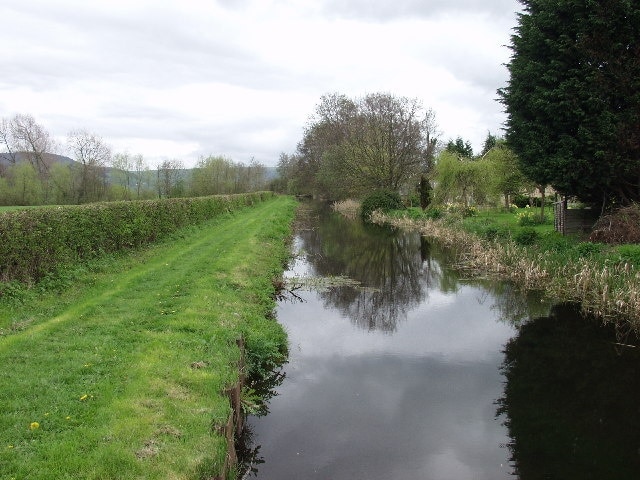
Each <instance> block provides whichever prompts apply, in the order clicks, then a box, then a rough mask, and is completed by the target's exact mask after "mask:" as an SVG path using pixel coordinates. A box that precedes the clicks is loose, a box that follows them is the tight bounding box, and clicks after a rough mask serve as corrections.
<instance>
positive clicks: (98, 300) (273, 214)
mask: <svg viewBox="0 0 640 480" xmlns="http://www.w3.org/2000/svg"><path fill="white" fill-rule="evenodd" d="M294 208H295V202H294V201H293V200H291V199H288V198H285V197H280V198H276V199H274V200H269V201H267V202H264V203H261V204H258V205H256V206H253V207H250V208H245V209H242V210H240V211H237V212H235V213H231V214H225V215H223V216H221V217H219V218H217V219H215V220H212V221H209V222H207V223H205V224H204V225H202V226H198V227H190V228H188V229H184V230H181V231H180V232H179V233H178V234H174V235H173V236H172V237H171V239H170V240H168V241H165V242H163V243H161V244H159V245H156V246H153V247H149V248H147V249H145V250H139V251H137V252H134V253H129V254H127V255H112V256H109V257H103V258H101V259H99V260H95V261H92V262H90V263H86V264H84V265H83V266H79V267H77V268H75V269H74V270H68V272H67V275H66V277H65V276H64V275H63V274H60V275H59V277H58V278H57V279H49V284H48V285H43V286H42V288H39V287H38V286H36V287H34V288H32V289H30V290H28V291H19V292H17V293H16V294H15V295H5V296H4V297H3V298H1V299H0V362H1V364H2V365H3V374H2V377H1V379H0V405H2V416H1V417H0V478H2V479H11V478H15V479H22V478H29V479H45V478H46V479H50V478H67V479H76V478H77V479H110V478H113V479H121V478H127V479H135V478H140V479H142V478H144V479H167V478H175V479H179V478H185V479H186V478H194V479H195V478H211V477H214V476H215V475H218V474H219V473H220V471H221V467H222V464H223V463H224V461H225V457H226V454H227V444H226V440H225V438H224V436H223V435H222V434H221V429H220V427H221V426H222V425H224V424H225V423H226V422H227V420H228V418H229V414H230V408H231V407H230V403H229V399H228V397H227V396H226V395H225V393H224V391H225V389H226V388H228V387H229V386H230V385H232V384H233V383H234V382H235V381H236V380H237V379H238V375H239V372H238V362H239V360H240V350H239V348H238V346H237V343H236V341H237V340H238V339H239V338H241V337H242V338H244V340H245V342H246V346H247V349H248V351H249V354H248V358H249V364H248V367H247V368H248V369H249V370H251V368H258V367H259V366H260V365H258V364H259V363H260V362H267V363H268V362H269V361H272V362H274V361H277V360H281V359H282V356H283V354H284V353H285V350H286V335H285V333H284V332H283V331H282V329H281V328H280V327H279V325H278V324H277V322H275V321H273V320H271V319H269V318H268V317H269V314H270V312H271V310H272V309H273V306H274V301H273V298H272V294H273V288H274V287H273V282H272V281H273V279H274V278H277V277H278V276H279V275H280V274H281V272H282V269H283V266H284V262H285V260H286V258H287V254H288V250H287V245H286V242H285V239H286V238H287V237H288V235H289V230H290V227H289V225H290V222H291V219H292V217H293V210H294ZM261 368H264V367H263V366H261ZM246 373H251V372H246Z"/></svg>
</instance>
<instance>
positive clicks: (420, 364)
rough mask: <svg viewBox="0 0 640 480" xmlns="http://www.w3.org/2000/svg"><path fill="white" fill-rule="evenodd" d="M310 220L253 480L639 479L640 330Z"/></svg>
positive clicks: (313, 216) (252, 444) (255, 446)
mask: <svg viewBox="0 0 640 480" xmlns="http://www.w3.org/2000/svg"><path fill="white" fill-rule="evenodd" d="M308 213H309V215H308V216H307V221H306V222H302V223H301V224H300V225H299V227H298V229H297V232H296V236H295V240H294V245H293V248H294V252H295V253H296V257H295V259H294V260H293V261H292V262H291V265H290V269H289V271H288V272H287V273H286V276H287V278H288V284H289V286H290V287H291V289H292V290H293V294H290V295H288V298H287V299H285V300H283V301H281V302H280V303H279V306H278V308H277V318H278V321H279V322H281V323H282V324H283V325H284V327H285V329H286V330H287V332H288V335H289V340H290V356H289V361H288V363H287V364H286V365H285V366H284V367H283V369H282V371H281V372H277V373H276V375H274V376H273V377H272V380H275V382H274V385H271V386H270V389H271V391H272V393H273V394H274V395H273V397H272V398H271V399H270V401H269V402H268V405H267V409H268V414H266V415H262V416H259V417H258V416H252V417H249V419H248V426H247V431H246V432H245V436H244V437H243V439H242V442H241V443H242V444H241V446H240V450H241V463H242V466H243V469H245V472H246V473H245V474H244V476H245V478H259V479H268V480H283V479H307V478H309V479H315V478H317V479H332V480H340V479H370V480H377V479H385V480H388V479H399V480H402V479H430V480H449V479H451V480H465V479H469V480H471V479H473V480H483V479H487V480H489V479H491V480H495V479H507V478H521V479H529V478H531V479H534V478H535V479H538V478H541V479H542V478H544V479H555V478H557V479H568V478H581V479H588V478H594V479H596V478H598V479H606V478H611V479H614V478H615V479H627V478H629V479H631V478H634V479H636V478H640V477H639V476H638V475H640V474H638V471H639V468H640V372H639V371H638V366H640V357H639V355H638V353H639V352H638V350H640V348H637V345H638V342H637V340H636V339H635V338H634V337H633V335H632V334H631V333H629V332H628V331H625V330H624V329H623V328H617V329H616V328H614V327H613V326H609V327H603V326H602V325H601V324H600V323H599V322H596V321H592V320H590V319H585V318H581V317H580V316H579V314H578V312H577V309H576V308H575V307H572V306H568V305H555V306H552V305H550V304H548V303H545V302H542V301H541V300H540V298H539V297H537V296H535V295H524V294H522V293H521V292H518V291H517V290H515V289H514V288H513V287H511V286H510V285H508V284H504V283H496V282H491V281H488V280H477V279H476V280H469V279H463V278H460V277H459V276H458V275H457V274H456V273H455V272H454V271H453V270H451V269H450V268H449V267H448V266H447V265H448V259H447V255H446V253H445V252H443V251H441V250H440V249H438V247H437V246H436V245H433V244H429V243H428V242H426V241H425V240H424V239H423V238H421V237H420V236H419V235H417V234H413V233H406V232H402V231H398V230H392V229H390V228H382V227H377V226H370V225H363V224H361V223H360V222H353V221H349V220H346V219H344V218H342V217H341V216H339V215H337V214H334V213H332V212H330V211H328V210H327V209H326V208H320V207H318V208H317V209H316V210H313V211H312V212H308ZM310 279H315V280H310ZM356 282H358V283H357V284H355V283H356Z"/></svg>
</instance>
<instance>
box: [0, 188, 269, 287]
mask: <svg viewBox="0 0 640 480" xmlns="http://www.w3.org/2000/svg"><path fill="white" fill-rule="evenodd" d="M272 196H273V193H272V192H254V193H247V194H238V195H217V196H210V197H196V198H171V199H159V200H144V201H122V202H109V203H95V204H88V205H71V206H60V207H51V208H38V209H28V210H19V211H9V212H5V213H3V214H0V282H6V283H8V282H12V281H20V282H24V283H31V282H36V281H38V280H40V279H42V278H43V277H44V276H45V275H46V274H47V273H50V272H51V271H53V270H54V269H56V268H58V267H59V266H61V265H64V264H70V263H74V262H77V261H80V260H86V259H89V258H94V257H96V256H99V255H101V254H103V253H111V252H118V251H121V250H126V249H130V248H135V247H139V246H142V245H146V244H149V243H152V242H154V241H156V240H159V239H161V238H163V237H166V236H167V235H168V234H170V233H172V232H175V231H176V230H178V229H180V228H183V227H186V226H188V225H195V224H198V223H200V222H203V221H205V220H208V219H211V218H214V217H216V216H217V215H220V214H223V213H226V212H230V211H233V210H235V209H238V208H241V207H244V206H248V205H253V204H255V203H257V202H261V201H264V200H266V199H268V198H272Z"/></svg>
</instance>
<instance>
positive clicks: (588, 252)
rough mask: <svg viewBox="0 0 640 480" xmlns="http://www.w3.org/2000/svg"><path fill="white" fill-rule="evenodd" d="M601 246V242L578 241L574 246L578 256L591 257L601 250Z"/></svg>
mask: <svg viewBox="0 0 640 480" xmlns="http://www.w3.org/2000/svg"><path fill="white" fill-rule="evenodd" d="M602 247H603V245H602V244H601V243H591V242H580V243H578V244H577V245H576V246H575V251H576V253H577V254H578V256H580V257H591V256H593V255H598V254H599V253H600V252H602ZM639 253H640V250H639ZM639 258H640V256H639Z"/></svg>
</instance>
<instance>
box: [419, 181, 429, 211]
mask: <svg viewBox="0 0 640 480" xmlns="http://www.w3.org/2000/svg"><path fill="white" fill-rule="evenodd" d="M431 190H432V188H431V183H429V179H428V178H427V177H426V176H425V175H421V176H420V183H419V184H418V193H419V195H420V207H421V208H422V210H426V209H427V208H428V207H429V205H430V204H431Z"/></svg>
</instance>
